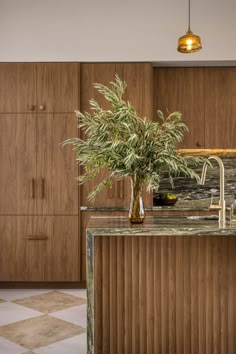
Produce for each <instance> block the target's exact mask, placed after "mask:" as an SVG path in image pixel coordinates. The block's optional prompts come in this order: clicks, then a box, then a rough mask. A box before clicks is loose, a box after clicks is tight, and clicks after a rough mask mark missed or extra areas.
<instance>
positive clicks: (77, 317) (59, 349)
mask: <svg viewBox="0 0 236 354" xmlns="http://www.w3.org/2000/svg"><path fill="white" fill-rule="evenodd" d="M86 302H87V301H86V290H84V289H82V290H0V354H86V352H87V349H86V316H87V314H86Z"/></svg>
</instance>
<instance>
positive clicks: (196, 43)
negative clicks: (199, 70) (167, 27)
mask: <svg viewBox="0 0 236 354" xmlns="http://www.w3.org/2000/svg"><path fill="white" fill-rule="evenodd" d="M200 49H202V44H201V38H200V37H199V36H197V35H196V34H193V32H192V31H191V29H190V0H188V30H187V32H186V34H185V35H184V36H182V37H180V38H179V39H178V48H177V50H178V52H180V53H193V52H198V51H199V50H200Z"/></svg>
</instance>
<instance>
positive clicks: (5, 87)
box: [0, 63, 36, 113]
mask: <svg viewBox="0 0 236 354" xmlns="http://www.w3.org/2000/svg"><path fill="white" fill-rule="evenodd" d="M35 111H36V63H0V113H30V112H35Z"/></svg>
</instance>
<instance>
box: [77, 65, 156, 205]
mask: <svg viewBox="0 0 236 354" xmlns="http://www.w3.org/2000/svg"><path fill="white" fill-rule="evenodd" d="M115 74H118V75H119V77H120V78H121V79H122V80H125V81H126V83H127V91H126V94H125V99H128V100H129V101H130V102H131V103H132V105H133V106H134V107H135V109H136V110H137V112H138V114H139V115H140V116H147V117H150V118H152V67H151V65H150V64H145V63H141V64H140V63H125V64H124V63H123V64H121V63H106V64H82V65H81V83H82V84H81V106H80V107H81V111H82V112H84V111H88V110H89V100H90V99H91V98H94V99H95V100H97V102H98V103H99V104H100V105H101V106H102V107H103V108H106V109H107V108H109V105H108V103H107V101H106V100H105V99H104V98H103V96H102V95H101V94H100V93H98V91H97V90H96V89H94V87H93V84H94V83H102V84H105V85H108V84H109V82H111V81H114V79H115ZM105 176H107V171H106V170H105V169H104V172H103V173H101V174H100V175H99V176H98V177H97V178H96V179H94V180H93V181H91V182H89V183H86V184H84V185H83V188H82V189H81V190H82V192H81V193H82V195H81V203H82V205H93V204H92V203H91V202H89V201H88V199H87V196H88V194H89V192H90V191H91V190H92V189H93V187H94V186H95V185H97V184H98V183H100V182H101V181H102V180H103V179H104V178H105ZM129 203H130V182H129V180H128V179H126V180H119V181H117V182H115V183H114V184H113V186H112V187H111V188H110V187H109V188H104V190H103V191H102V192H101V193H99V195H98V196H97V198H96V201H95V205H96V206H129ZM144 203H145V205H152V202H151V198H150V195H147V197H146V199H145V200H144Z"/></svg>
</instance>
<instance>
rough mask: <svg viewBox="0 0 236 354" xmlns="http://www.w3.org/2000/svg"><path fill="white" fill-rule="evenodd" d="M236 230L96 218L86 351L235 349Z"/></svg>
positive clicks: (90, 238)
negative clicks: (138, 223) (134, 223)
mask: <svg viewBox="0 0 236 354" xmlns="http://www.w3.org/2000/svg"><path fill="white" fill-rule="evenodd" d="M235 236H236V227H226V228H225V229H219V227H218V221H217V220H198V219H197V218H191V217H190V218H188V217H171V218H170V217H147V218H146V219H145V222H144V224H141V225H131V224H130V223H129V222H128V220H127V218H126V217H104V218H101V217H98V218H91V219H90V222H89V225H88V228H87V287H88V353H95V354H99V353H102V354H106V353H109V354H113V353H117V354H126V353H127V354H131V353H134V354H139V353H140V354H145V353H146V354H152V353H153V354H159V353H160V354H174V353H179V354H183V353H186V354H191V353H196V354H203V353H208V354H213V353H220V354H229V353H232V354H233V353H236V336H235V328H236V237H235Z"/></svg>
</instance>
